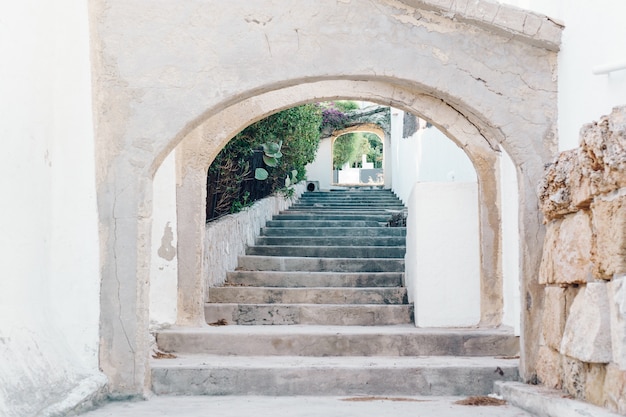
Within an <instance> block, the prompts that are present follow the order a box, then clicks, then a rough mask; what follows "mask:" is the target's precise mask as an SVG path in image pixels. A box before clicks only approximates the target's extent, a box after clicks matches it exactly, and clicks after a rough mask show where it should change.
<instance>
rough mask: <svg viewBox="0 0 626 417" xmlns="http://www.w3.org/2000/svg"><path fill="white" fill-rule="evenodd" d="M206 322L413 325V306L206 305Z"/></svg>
mask: <svg viewBox="0 0 626 417" xmlns="http://www.w3.org/2000/svg"><path fill="white" fill-rule="evenodd" d="M204 316H205V318H206V321H207V323H213V322H216V321H218V320H221V319H224V320H226V322H227V323H228V324H246V325H253V324H254V325H258V324H266V325H276V324H326V325H340V326H341V325H343V326H380V325H393V324H406V323H412V322H413V304H395V305H394V304H353V305H350V304H235V303H207V304H205V306H204Z"/></svg>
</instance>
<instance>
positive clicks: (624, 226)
mask: <svg viewBox="0 0 626 417" xmlns="http://www.w3.org/2000/svg"><path fill="white" fill-rule="evenodd" d="M625 157H626V156H625ZM591 211H592V213H593V231H594V234H595V245H594V247H593V252H592V259H593V263H594V275H596V277H598V278H604V279H610V278H611V277H612V276H613V275H614V274H624V273H626V195H622V196H618V197H616V198H613V199H610V200H603V199H596V200H595V201H594V202H593V203H592V204H591Z"/></svg>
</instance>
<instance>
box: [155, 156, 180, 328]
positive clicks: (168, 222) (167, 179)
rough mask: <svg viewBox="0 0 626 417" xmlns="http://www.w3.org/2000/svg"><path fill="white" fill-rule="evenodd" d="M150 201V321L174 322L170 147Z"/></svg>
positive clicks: (173, 197)
mask: <svg viewBox="0 0 626 417" xmlns="http://www.w3.org/2000/svg"><path fill="white" fill-rule="evenodd" d="M152 201H153V210H152V254H151V257H150V324H151V326H157V327H161V326H167V325H172V324H174V323H176V302H177V301H176V291H177V288H178V257H177V251H176V237H177V229H176V226H177V224H176V222H177V218H176V160H175V153H174V151H172V153H170V155H169V156H168V157H167V158H166V159H165V160H164V161H163V163H162V164H161V166H160V167H159V169H158V171H157V172H156V174H155V176H154V181H153V200H152Z"/></svg>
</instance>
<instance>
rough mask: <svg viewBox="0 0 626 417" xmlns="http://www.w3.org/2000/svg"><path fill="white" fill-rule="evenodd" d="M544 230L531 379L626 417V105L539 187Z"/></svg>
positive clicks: (587, 131) (584, 133)
mask: <svg viewBox="0 0 626 417" xmlns="http://www.w3.org/2000/svg"><path fill="white" fill-rule="evenodd" d="M539 199H540V205H541V210H542V211H543V214H544V216H545V219H546V220H545V221H546V225H547V231H546V237H545V243H544V249H543V258H542V262H541V268H540V272H539V283H540V284H541V285H543V286H544V291H545V304H544V311H543V320H542V323H541V327H542V332H541V333H542V336H543V337H542V341H541V347H540V351H539V362H538V366H537V377H538V379H539V381H540V382H542V383H543V384H545V385H547V386H550V387H553V388H562V389H563V390H564V391H566V392H567V393H568V394H570V395H572V396H574V397H575V398H578V399H582V400H585V401H588V402H591V403H593V404H597V405H600V406H604V407H607V408H609V409H611V410H614V411H617V412H619V413H621V414H626V283H625V280H626V106H624V107H617V108H615V109H613V111H612V113H611V114H610V115H609V116H605V117H603V118H601V119H600V121H599V122H595V123H591V124H588V125H585V126H584V127H583V128H582V129H581V131H580V146H579V147H578V148H576V149H572V150H569V151H565V152H562V153H561V154H560V155H559V156H558V157H557V159H556V160H555V161H554V162H553V163H551V164H550V165H549V166H548V167H547V169H546V174H545V177H544V179H543V182H542V183H541V184H540V187H539Z"/></svg>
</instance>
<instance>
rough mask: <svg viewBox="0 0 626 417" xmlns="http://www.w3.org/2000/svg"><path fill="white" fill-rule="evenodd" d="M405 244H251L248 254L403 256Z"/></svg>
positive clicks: (341, 256) (347, 256) (360, 256)
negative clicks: (389, 245) (390, 245)
mask: <svg viewBox="0 0 626 417" xmlns="http://www.w3.org/2000/svg"><path fill="white" fill-rule="evenodd" d="M405 252H406V248H405V247H404V246H392V247H388V246H330V247H329V246H279V245H274V246H250V247H248V249H246V255H261V256H288V257H314V258H401V259H404V254H405Z"/></svg>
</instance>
